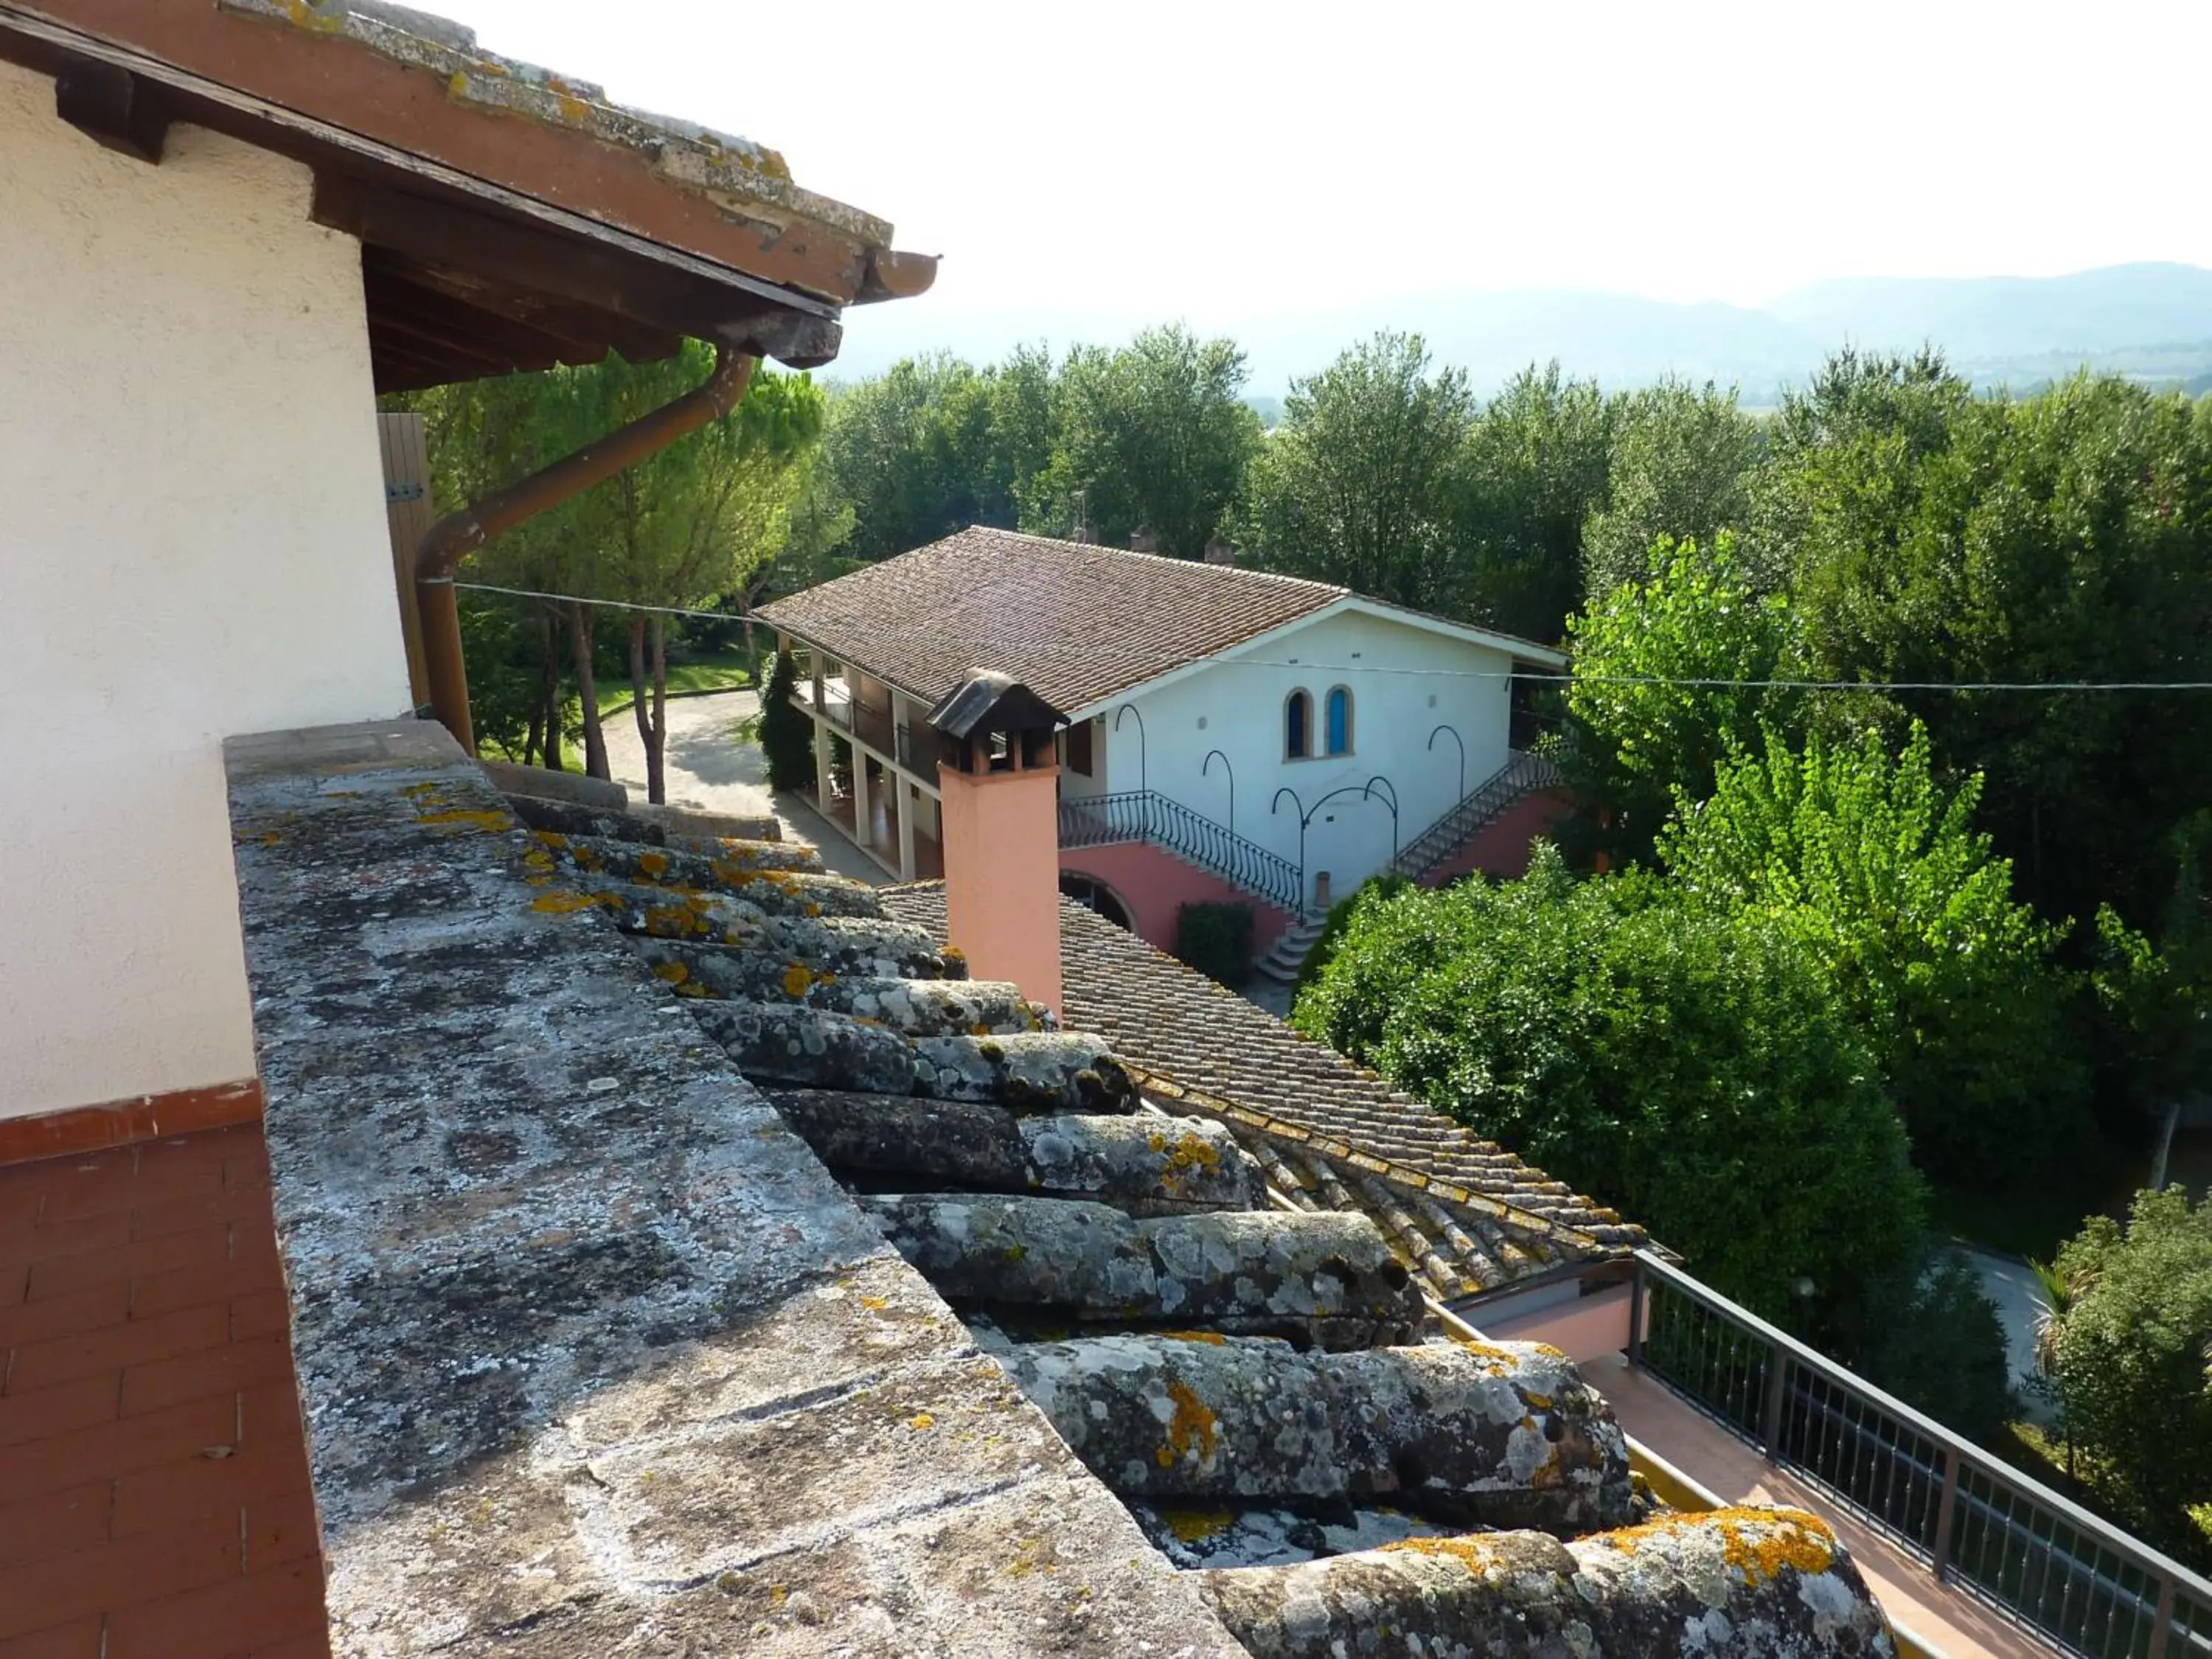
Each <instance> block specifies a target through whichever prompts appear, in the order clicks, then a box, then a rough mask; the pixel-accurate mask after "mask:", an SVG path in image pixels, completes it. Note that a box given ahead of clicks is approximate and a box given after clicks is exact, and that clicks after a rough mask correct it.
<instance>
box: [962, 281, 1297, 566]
mask: <svg viewBox="0 0 2212 1659" xmlns="http://www.w3.org/2000/svg"><path fill="white" fill-rule="evenodd" d="M1024 372H1025V374H1030V375H1032V376H1033V373H1034V365H1030V366H1029V367H1028V368H1026V369H1025V371H1024ZM1243 390H1244V353H1243V350H1242V349H1239V348H1238V346H1237V343H1235V342H1234V341H1232V340H1225V339H1214V340H1201V339H1200V338H1198V337H1196V336H1195V335H1194V334H1192V333H1191V332H1190V331H1188V329H1186V328H1184V327H1182V325H1180V324H1171V325H1168V326H1166V327H1164V328H1152V329H1146V331H1144V332H1142V333H1140V334H1139V335H1138V336H1137V337H1136V338H1135V339H1134V340H1133V341H1132V342H1131V343H1129V344H1128V345H1127V346H1125V347H1122V348H1121V349H1118V350H1113V351H1108V350H1105V349H1101V348H1098V347H1081V348H1078V349H1076V350H1074V351H1072V352H1070V353H1069V354H1068V356H1067V359H1066V362H1065V363H1063V364H1062V366H1061V368H1060V380H1059V386H1058V391H1057V398H1056V403H1057V409H1058V433H1057V441H1056V442H1055V444H1054V449H1053V453H1052V458H1051V460H1050V461H1049V462H1048V464H1047V465H1045V466H1044V467H1043V468H1042V470H1041V471H1038V472H1037V473H1036V474H1035V475H1034V476H1032V477H1030V481H1029V482H1028V483H1027V484H1026V485H1025V486H1023V487H1021V488H1020V489H1019V490H1018V493H1019V494H1020V495H1021V498H1022V524H1023V527H1024V528H1025V529H1036V530H1043V531H1047V532H1051V533H1054V534H1061V535H1065V534H1067V533H1070V532H1073V530H1074V529H1075V528H1076V527H1077V523H1078V519H1079V517H1080V519H1081V520H1083V521H1084V522H1085V523H1086V524H1087V525H1088V526H1090V527H1091V530H1092V531H1094V532H1096V534H1097V538H1098V539H1099V540H1101V541H1102V542H1108V543H1112V544H1116V545H1122V544H1127V542H1128V540H1129V539H1130V538H1131V537H1132V536H1133V535H1134V534H1135V533H1136V532H1139V531H1140V530H1145V531H1149V532H1152V535H1153V536H1154V537H1155V538H1157V541H1158V550H1160V551H1161V552H1163V553H1169V554H1173V555H1176V556H1178V557H1182V558H1196V557H1197V556H1199V555H1200V553H1201V552H1203V551H1204V550H1205V548H1206V542H1207V540H1208V539H1209V538H1212V535H1213V533H1214V532H1215V531H1216V530H1217V529H1218V528H1219V527H1220V526H1221V524H1222V522H1223V521H1224V520H1225V518H1226V517H1227V515H1228V514H1229V513H1231V509H1233V508H1234V507H1236V506H1237V504H1238V502H1239V501H1241V500H1242V499H1243V493H1244V474H1245V470H1246V468H1247V467H1248V466H1249V465H1250V464H1251V460H1252V456H1253V453H1254V452H1255V450H1256V449H1257V448H1258V447H1259V444H1260V436H1261V429H1260V417H1259V416H1257V415H1255V414H1254V413H1253V412H1252V410H1250V409H1249V408H1248V407H1246V405H1245V404H1244V401H1243ZM1004 402H1005V405H1006V406H1007V407H1009V408H1013V409H1018V410H1024V411H1030V410H1034V409H1036V407H1037V406H1038V404H1039V399H1038V396H1037V392H1036V388H1035V386H1034V385H1033V383H1032V381H1031V380H1023V381H1022V382H1020V383H1019V384H1018V385H1016V386H1009V388H1008V389H1007V392H1006V398H1005V400H1004ZM1015 429H1016V428H1013V427H1012V426H1011V425H1010V428H1009V435H1010V437H1011V435H1012V432H1013V431H1014V430H1015ZM1079 503H1080V506H1079Z"/></svg>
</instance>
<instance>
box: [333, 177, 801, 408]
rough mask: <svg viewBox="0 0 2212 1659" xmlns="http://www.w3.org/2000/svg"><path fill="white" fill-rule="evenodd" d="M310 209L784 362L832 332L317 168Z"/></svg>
mask: <svg viewBox="0 0 2212 1659" xmlns="http://www.w3.org/2000/svg"><path fill="white" fill-rule="evenodd" d="M314 219H315V222H317V223H318V224H322V225H327V226H329V227H330V228H331V229H334V230H341V231H343V232H345V233H346V234H348V235H350V236H356V237H358V238H360V240H362V242H364V243H367V244H369V245H371V246H376V247H380V248H389V249H391V250H392V251H394V252H398V253H401V254H404V255H405V256H406V257H407V258H409V259H410V260H412V261H414V262H416V264H423V265H429V266H433V267H436V268H439V269H442V270H454V271H465V272H468V273H470V274H471V275H473V276H481V277H484V278H489V280H491V281H492V282H494V283H500V284H503V285H505V286H507V287H511V288H516V289H526V290H532V291H536V292H542V293H545V294H550V295H555V296H556V297H557V298H560V299H563V300H568V301H573V302H574V303H577V304H580V305H584V306H588V307H592V308H594V309H596V310H600V311H611V312H613V313H617V314H618V315H621V316H625V317H630V318H634V319H637V320H638V321H640V322H642V323H646V324H647V325H651V326H653V327H654V328H657V329H665V330H670V331H674V332H676V333H678V334H687V335H691V336H694V337H697V338H699V339H703V340H713V341H716V342H718V343H729V344H732V345H742V344H745V343H757V344H758V345H759V346H760V347H761V349H762V350H763V353H764V354H765V355H768V356H775V357H777V358H779V359H780V360H781V361H782V362H787V363H789V364H791V365H792V366H793V368H814V367H817V366H819V365H820V364H822V363H825V362H829V360H830V359H831V358H833V357H835V356H836V353H837V345H838V343H839V341H840V340H841V339H842V330H841V329H840V328H839V327H838V325H837V324H836V322H835V321H834V320H832V319H828V318H823V317H816V316H811V315H806V314H805V313H796V312H793V311H792V310H791V309H789V308H788V307H775V306H770V305H769V304H767V303H766V302H765V301H763V300H762V299H761V297H760V296H759V295H757V294H756V293H752V292H750V291H748V290H747V289H742V288H739V287H738V286H736V285H734V284H732V286H729V287H724V286H723V285H721V284H720V283H715V282H713V281H711V280H709V279H708V278H705V277H702V276H693V275H691V274H690V273H689V272H685V271H680V270H671V269H669V268H667V267H663V266H653V265H647V264H645V263H643V262H642V261H638V260H632V259H625V258H621V257H620V256H618V255H616V254H613V253H611V252H606V251H605V250H603V249H600V248H597V247H593V246H580V245H579V244H578V243H576V242H574V240H568V239H565V238H562V237H560V236H556V235H554V234H550V233H549V232H545V231H541V230H538V229H534V228H531V227H529V226H526V225H523V224H520V223H513V222H506V221H502V220H498V219H495V218H492V217H490V216H488V215H485V214H482V213H476V212H471V211H470V210H466V209H463V208H457V207H453V206H452V205H450V204H447V203H444V202H437V201H433V200H431V199H430V198H429V197H424V196H416V195H411V194H407V193H403V192H401V191H395V190H390V189H387V188H386V187H385V186H383V185H374V184H369V183H368V182H366V181H364V180H362V179H354V178H349V177H342V176H340V175H337V174H336V173H322V174H319V175H318V176H317V178H316V180H315V204H314ZM736 274H737V273H735V272H732V276H735V275H736ZM786 319H792V320H786Z"/></svg>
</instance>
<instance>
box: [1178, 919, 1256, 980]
mask: <svg viewBox="0 0 2212 1659" xmlns="http://www.w3.org/2000/svg"><path fill="white" fill-rule="evenodd" d="M1175 953H1176V956H1177V957H1179V958H1181V959H1182V961H1184V962H1187V963H1189V964H1190V965H1191V966H1192V967H1194V968H1195V969H1198V971H1199V972H1200V973H1201V974H1204V975H1206V976H1207V977H1208V978H1211V979H1218V980H1219V981H1221V982H1222V983H1223V984H1224V985H1242V984H1243V982H1244V981H1246V980H1247V979H1249V978H1250V977H1251V975H1252V907H1251V906H1250V905H1249V904H1179V905H1177V906H1176V942H1175Z"/></svg>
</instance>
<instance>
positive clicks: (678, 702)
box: [605, 691, 890, 886]
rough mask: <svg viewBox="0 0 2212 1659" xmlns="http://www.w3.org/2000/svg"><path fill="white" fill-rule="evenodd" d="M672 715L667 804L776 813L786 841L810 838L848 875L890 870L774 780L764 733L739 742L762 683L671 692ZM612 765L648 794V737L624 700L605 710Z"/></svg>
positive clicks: (755, 710) (873, 877) (877, 876)
mask: <svg viewBox="0 0 2212 1659" xmlns="http://www.w3.org/2000/svg"><path fill="white" fill-rule="evenodd" d="M759 713H760V693H759V692H757V691H717V692H715V693H714V694H713V695H712V696H704V697H671V699H670V700H669V701H668V702H667V704H666V705H665V715H666V718H667V720H668V745H667V753H666V756H665V759H666V762H667V769H668V804H669V805H671V806H692V807H696V808H698V809H699V810H700V811H706V812H728V813H732V814H734V815H736V816H738V817H759V816H761V815H762V814H763V813H768V814H773V815H774V817H775V819H776V821H777V822H778V823H781V825H782V826H783V836H784V839H785V840H786V841H804V842H812V843H813V844H814V845H815V847H817V848H819V849H820V851H821V854H822V862H823V864H824V865H825V866H828V867H829V869H830V870H832V871H834V872H836V873H837V874H838V875H841V876H850V877H852V878H854V880H855V881H865V882H868V883H870V884H874V885H878V886H880V885H882V884H884V883H886V882H888V881H889V880H890V878H889V877H888V876H886V875H885V874H884V872H883V868H882V866H880V865H878V864H877V863H876V862H875V861H874V860H872V859H871V858H869V857H868V856H867V854H865V853H863V852H861V851H860V848H857V847H855V846H854V845H853V843H852V842H849V841H848V840H846V839H845V837H844V836H841V835H839V834H838V833H837V832H836V830H835V829H831V828H830V827H829V825H828V824H827V823H823V821H822V819H821V817H819V816H818V815H817V813H816V812H815V811H814V809H813V808H812V807H811V806H809V805H807V804H806V803H805V801H803V800H801V799H799V797H797V796H796V795H792V794H787V793H775V792H773V791H771V790H770V789H769V787H768V757H766V756H764V755H763V754H762V753H761V746H760V744H759V743H758V742H757V741H753V742H740V741H738V727H739V726H743V725H744V723H745V722H746V721H748V720H751V719H753V718H754V717H755V716H756V715H757V714H759ZM605 731H606V738H607V770H608V771H610V772H611V773H612V774H613V775H614V780H615V781H616V782H617V783H619V784H621V785H622V786H623V787H625V788H627V789H628V790H629V792H630V793H631V794H632V795H634V796H635V797H636V799H639V800H643V799H645V743H644V740H643V739H642V738H640V737H639V736H638V734H637V717H636V716H635V714H632V713H631V712H630V711H629V709H627V708H625V709H623V711H622V713H621V714H611V715H609V716H607V717H606V720H605Z"/></svg>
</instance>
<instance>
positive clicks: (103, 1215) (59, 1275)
mask: <svg viewBox="0 0 2212 1659" xmlns="http://www.w3.org/2000/svg"><path fill="white" fill-rule="evenodd" d="M329 1652H330V1646H329V1637H328V1632H327V1629H326V1627H325V1620H324V1613H323V1576H322V1553H321V1541H320V1538H319V1534H318V1531H317V1528H316V1521H315V1505H314V1499H313V1494H312V1492H311V1489H310V1486H309V1484H308V1474H307V1443H306V1439H305V1437H304V1435H303V1433H302V1431H301V1419H300V1401H299V1385H298V1383H297V1382H296V1381H295V1378H294V1376H293V1370H292V1349H291V1335H290V1326H289V1316H288V1313H287V1307H286V1302H285V1295H284V1281H283V1270H282V1268H281V1267H280V1266H279V1263H278V1258H277V1254H276V1228H275V1223H274V1219H273V1217H272V1214H271V1212H270V1197H269V1153H268V1148H267V1146H266V1145H265V1144H264V1141H263V1139H262V1137H261V1130H260V1127H259V1126H258V1125H254V1126H249V1127H234V1128H227V1129H210V1130H204V1131H201V1132H200V1133H194V1134H188V1135H180V1136H175V1137H172V1138H170V1139H162V1140H155V1141H147V1142H143V1143H140V1144H139V1145H137V1146H122V1147H117V1148H115V1149H113V1150H111V1151H107V1152H97V1153H94V1154H91V1155H88V1156H85V1157H80V1158H47V1159H44V1160H41V1161H40V1162H37V1163H33V1164H15V1165H11V1166H9V1167H7V1168H0V1659H146V1656H159V1659H242V1656H246V1655H252V1656H257V1659H326V1656H328V1654H329Z"/></svg>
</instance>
